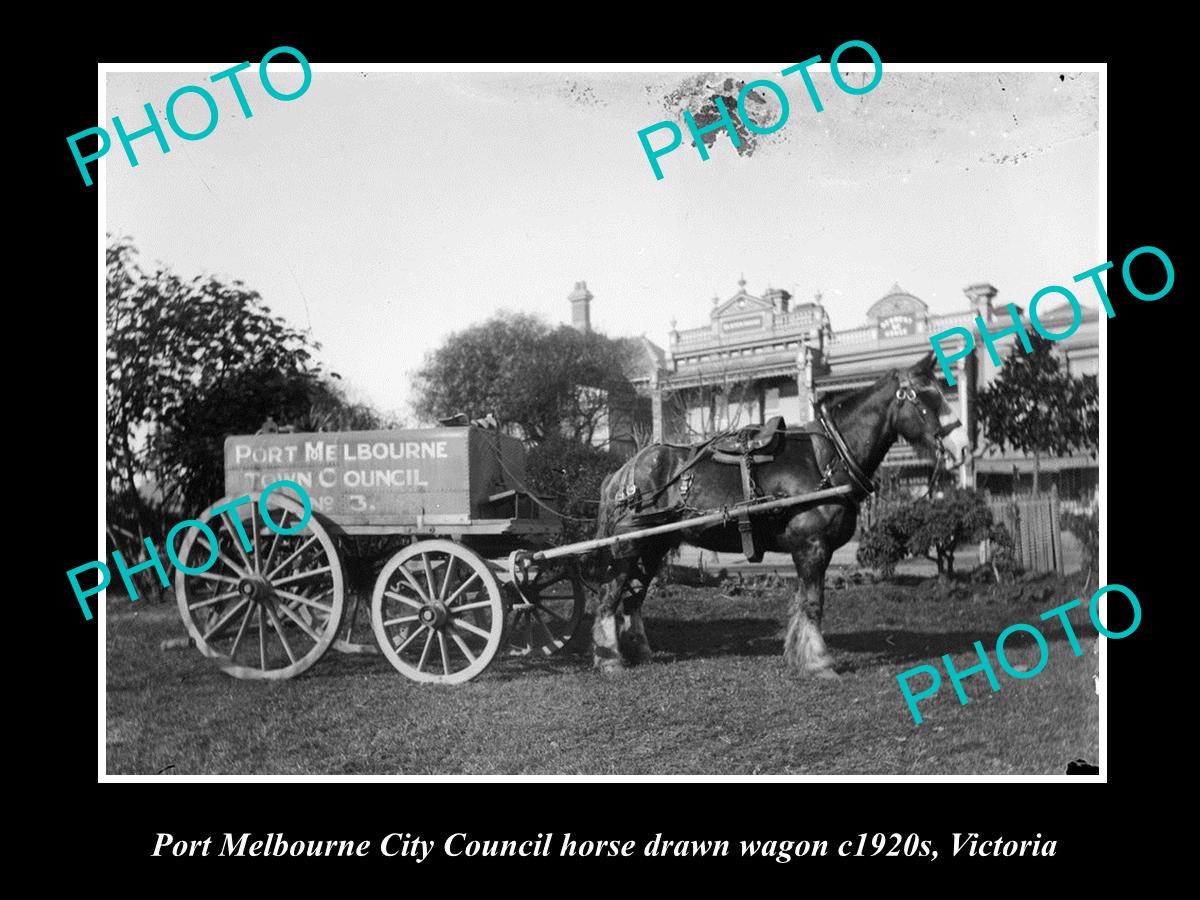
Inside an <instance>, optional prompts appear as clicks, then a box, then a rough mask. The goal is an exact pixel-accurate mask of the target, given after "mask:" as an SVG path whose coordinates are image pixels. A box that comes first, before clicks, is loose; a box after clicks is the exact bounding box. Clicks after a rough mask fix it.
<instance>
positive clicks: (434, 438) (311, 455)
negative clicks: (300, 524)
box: [225, 428, 524, 525]
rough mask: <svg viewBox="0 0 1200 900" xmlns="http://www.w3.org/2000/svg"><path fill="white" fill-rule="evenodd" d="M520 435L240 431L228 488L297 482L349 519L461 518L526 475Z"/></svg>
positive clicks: (322, 506)
mask: <svg viewBox="0 0 1200 900" xmlns="http://www.w3.org/2000/svg"><path fill="white" fill-rule="evenodd" d="M510 443H515V444H517V445H519V444H520V442H519V441H516V440H515V439H513V438H509V437H506V436H504V435H499V434H497V433H495V432H488V431H483V430H481V429H478V428H427V429H408V430H398V431H349V432H320V433H293V434H262V435H253V436H235V437H230V438H228V439H227V440H226V441H225V492H226V493H227V494H228V495H230V496H236V495H239V494H245V493H248V492H254V491H261V490H262V489H263V488H265V487H266V486H267V485H269V484H271V483H272V482H274V481H278V480H280V479H287V480H290V481H295V482H296V483H297V484H299V485H300V486H301V487H303V488H304V489H305V490H306V491H307V492H308V494H309V496H310V497H311V498H312V503H313V509H314V510H315V511H316V512H319V513H322V514H324V515H327V516H330V517H332V518H334V519H335V520H337V521H339V522H343V523H346V524H351V523H354V524H369V523H370V524H375V523H377V524H412V525H421V524H424V523H429V524H434V525H437V524H461V523H466V522H469V521H470V520H471V518H472V517H475V516H477V515H478V514H479V507H480V506H481V504H484V503H486V502H487V499H488V497H489V496H490V495H493V494H494V493H495V492H496V490H497V489H501V488H504V487H511V485H507V484H506V480H505V469H506V468H507V470H508V471H509V472H511V473H513V475H514V476H515V477H516V478H522V477H523V475H524V465H523V461H524V460H523V454H520V453H514V452H513V450H514V448H512V447H510V446H509V444H510Z"/></svg>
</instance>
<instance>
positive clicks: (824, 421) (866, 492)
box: [817, 400, 878, 500]
mask: <svg viewBox="0 0 1200 900" xmlns="http://www.w3.org/2000/svg"><path fill="white" fill-rule="evenodd" d="M817 421H818V422H820V423H821V428H822V429H823V430H824V431H825V434H826V435H828V436H829V439H830V440H831V441H833V446H834V449H835V450H837V453H838V456H839V457H840V458H841V460H842V465H843V466H845V467H846V475H847V476H848V477H849V478H850V484H851V486H852V487H853V488H854V492H855V494H856V495H858V496H856V497H855V499H856V500H863V499H865V498H867V497H869V496H871V495H872V494H873V493H875V491H876V490H877V489H878V486H877V485H876V484H875V482H874V481H873V480H872V479H871V476H869V475H868V474H867V473H866V472H864V471H863V469H862V466H860V465H859V464H858V462H857V461H856V460H855V459H854V454H853V453H852V452H851V451H850V447H849V445H848V444H847V443H846V439H845V438H844V437H842V433H841V432H840V431H839V430H838V427H837V425H835V424H834V421H833V417H832V416H830V414H829V410H828V409H827V408H826V406H825V401H824V400H821V401H819V402H818V403H817Z"/></svg>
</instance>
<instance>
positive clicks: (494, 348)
mask: <svg viewBox="0 0 1200 900" xmlns="http://www.w3.org/2000/svg"><path fill="white" fill-rule="evenodd" d="M629 359H630V347H629V346H628V345H627V344H626V343H624V342H622V341H616V340H610V339H609V338H606V337H604V336H603V335H599V334H592V333H588V334H584V333H581V332H579V331H576V330H575V329H573V328H569V327H567V326H561V327H558V328H552V327H551V326H549V325H548V324H547V323H545V322H544V321H542V320H541V319H539V318H537V317H536V316H531V315H527V314H523V313H500V314H499V315H496V316H494V317H493V318H491V319H489V320H488V321H486V322H483V323H481V324H479V325H474V326H472V327H470V328H467V329H465V330H463V331H459V332H456V333H454V334H452V335H450V337H449V338H447V339H446V341H445V343H444V344H443V345H442V346H441V347H439V348H438V349H436V350H434V351H432V352H430V353H429V354H428V355H427V356H426V359H425V363H424V365H423V366H422V367H421V369H420V370H419V371H418V372H417V375H416V382H415V389H416V397H417V399H416V401H415V404H414V406H415V408H416V411H417V414H418V415H419V416H420V417H422V418H424V419H426V420H430V421H432V420H435V419H439V418H444V417H446V416H450V415H454V414H456V413H459V412H462V413H466V414H467V415H468V416H469V417H471V418H479V417H482V416H485V415H487V414H488V413H492V414H494V415H495V417H496V418H497V420H499V422H500V423H501V426H502V427H503V428H504V429H505V430H506V431H508V432H509V433H512V434H516V435H517V436H519V437H521V438H523V439H525V440H527V441H529V442H530V443H534V444H536V443H541V442H542V441H545V440H548V439H550V438H552V437H554V436H563V437H566V438H568V439H570V440H572V441H576V442H580V443H590V442H591V441H592V440H593V438H594V437H595V436H596V432H597V430H598V429H599V428H600V427H601V425H602V424H604V423H605V421H606V416H607V414H608V410H609V408H610V406H612V405H613V403H614V401H621V402H624V403H626V404H628V402H629V401H630V398H631V396H632V394H633V389H632V387H631V386H630V385H629V382H628V380H627V379H626V378H625V371H626V369H627V367H628V365H629Z"/></svg>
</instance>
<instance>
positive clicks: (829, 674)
mask: <svg viewBox="0 0 1200 900" xmlns="http://www.w3.org/2000/svg"><path fill="white" fill-rule="evenodd" d="M807 675H808V677H809V678H819V679H821V680H822V681H841V680H842V676H841V675H839V674H838V673H837V672H835V671H833V667H832V666H829V667H826V668H824V669H815V670H812V671H810V672H808V673H807Z"/></svg>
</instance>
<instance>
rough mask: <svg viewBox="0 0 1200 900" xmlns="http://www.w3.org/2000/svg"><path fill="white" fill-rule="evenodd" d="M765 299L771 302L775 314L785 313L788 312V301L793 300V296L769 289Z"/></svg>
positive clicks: (782, 291)
mask: <svg viewBox="0 0 1200 900" xmlns="http://www.w3.org/2000/svg"><path fill="white" fill-rule="evenodd" d="M763 299H764V300H767V301H769V302H770V304H771V306H772V307H773V308H774V310H775V312H778V313H785V312H787V311H788V301H789V300H791V299H792V295H791V294H789V293H788V292H787V291H784V290H780V289H779V288H767V290H766V292H765V293H764V294H763Z"/></svg>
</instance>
